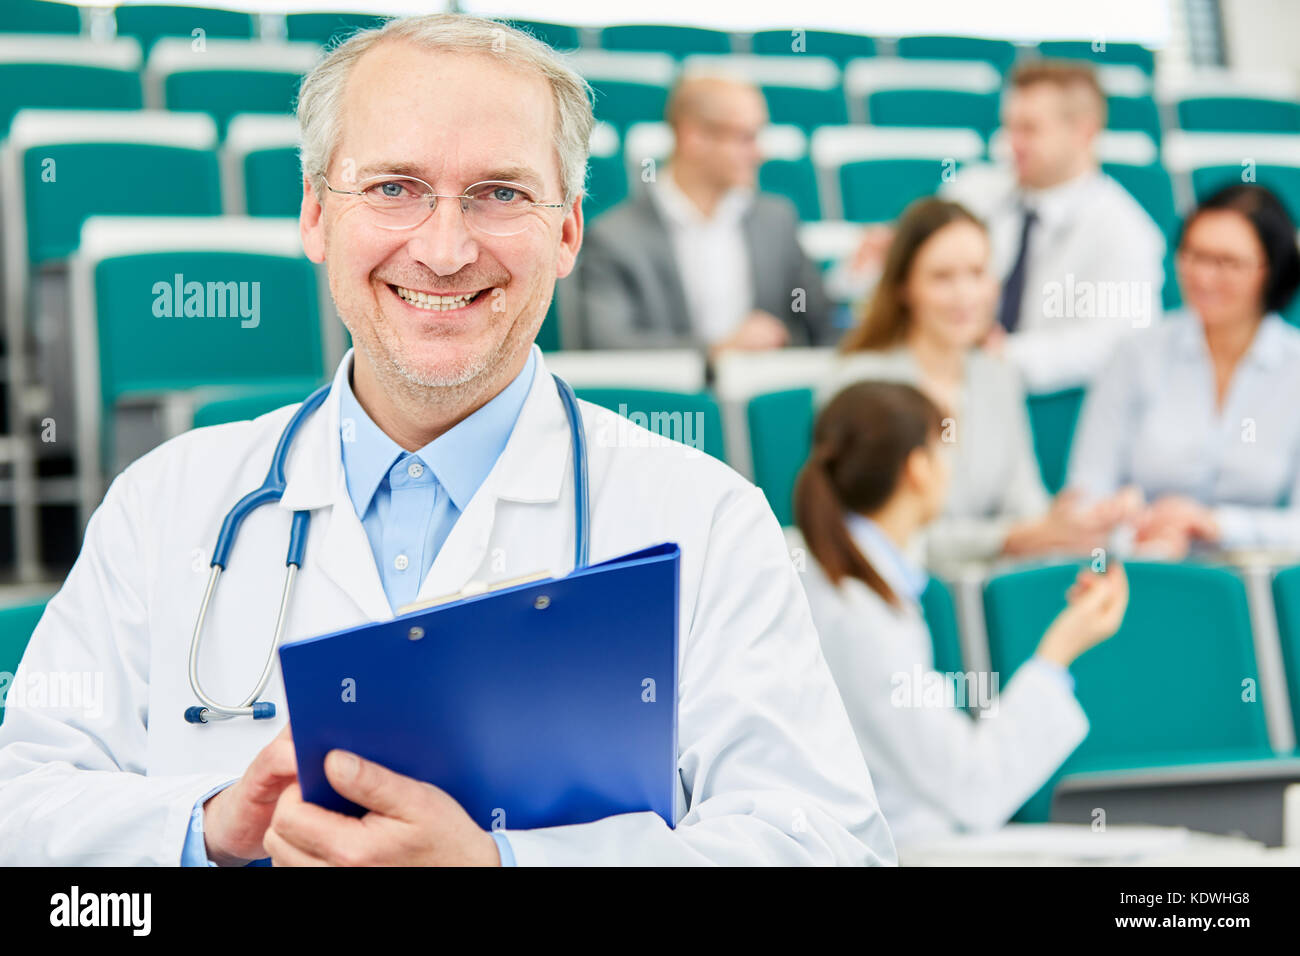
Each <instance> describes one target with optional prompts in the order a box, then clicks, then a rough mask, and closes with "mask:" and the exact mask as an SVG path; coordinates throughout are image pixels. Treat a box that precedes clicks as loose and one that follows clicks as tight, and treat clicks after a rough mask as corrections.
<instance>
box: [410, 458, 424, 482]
mask: <svg viewBox="0 0 1300 956" xmlns="http://www.w3.org/2000/svg"><path fill="white" fill-rule="evenodd" d="M406 473H407V474H408V475H410V476H411V477H412V478H419V477H420V476H421V475H422V474H424V466H423V465H422V464H420V463H419V462H418V461H413V462H411V463H410V464H409V465H407V466H406Z"/></svg>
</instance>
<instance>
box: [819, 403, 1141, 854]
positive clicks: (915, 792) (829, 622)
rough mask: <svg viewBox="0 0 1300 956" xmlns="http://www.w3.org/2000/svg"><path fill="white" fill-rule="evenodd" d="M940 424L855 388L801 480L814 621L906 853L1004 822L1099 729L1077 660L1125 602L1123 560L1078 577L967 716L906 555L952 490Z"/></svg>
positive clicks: (909, 406) (933, 416) (926, 411)
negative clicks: (1038, 634)
mask: <svg viewBox="0 0 1300 956" xmlns="http://www.w3.org/2000/svg"><path fill="white" fill-rule="evenodd" d="M942 431H943V414H942V412H941V411H940V410H939V408H938V407H937V406H936V405H935V404H934V402H933V401H931V400H930V399H929V398H927V397H926V396H925V395H924V394H922V393H921V392H920V391H918V390H917V389H916V388H914V387H912V386H910V385H905V384H901V383H887V382H861V383H858V384H856V385H852V386H850V387H848V388H846V389H845V390H843V391H842V392H840V393H839V394H838V395H836V396H835V397H834V398H833V399H832V400H831V401H830V403H829V404H827V405H826V407H825V408H824V409H823V410H822V412H821V413H820V414H819V415H818V417H817V421H816V424H815V426H814V431H813V450H812V454H811V455H810V457H809V459H808V461H807V463H806V464H805V465H804V467H803V470H802V471H801V472H800V474H799V479H798V482H797V484H796V486H795V502H794V504H795V520H796V522H797V524H798V526H799V531H800V533H801V534H802V536H803V539H804V544H805V545H806V548H807V551H808V554H809V556H810V557H811V558H812V559H813V560H811V561H809V562H808V569H807V573H806V574H805V575H804V586H805V590H806V591H807V594H808V600H809V603H810V605H811V607H812V611H813V618H814V619H815V621H816V623H817V630H818V632H819V633H820V635H821V640H822V649H823V651H824V653H825V655H826V660H827V663H828V664H829V665H830V669H831V673H832V674H833V675H834V677H835V682H836V684H837V685H838V687H839V690H840V694H841V695H842V696H843V698H844V704H845V707H846V708H847V709H848V713H849V718H850V720H851V721H852V723H853V728H854V731H855V732H856V734H857V738H858V744H859V746H860V748H861V749H862V753H863V756H864V758H865V760H866V763H867V765H868V766H869V767H870V768H871V777H872V781H873V783H874V784H875V789H876V794H877V797H878V799H879V801H880V807H881V810H882V811H883V812H884V814H885V819H886V820H888V821H889V825H890V829H891V830H892V831H893V833H894V839H895V841H896V843H897V844H898V845H899V846H900V848H903V847H905V845H906V844H908V843H912V844H915V843H916V842H918V841H920V840H923V839H928V838H934V837H942V836H947V835H950V834H953V833H958V832H963V831H982V830H990V829H994V828H997V827H1000V826H1002V825H1003V824H1004V823H1006V822H1007V820H1008V819H1010V817H1011V815H1012V814H1013V813H1015V811H1016V810H1017V808H1019V807H1020V805H1021V804H1023V803H1024V802H1025V800H1027V799H1028V798H1029V797H1030V796H1032V795H1033V793H1034V792H1035V791H1036V790H1038V788H1039V787H1041V786H1042V785H1043V784H1044V783H1046V782H1047V780H1048V779H1049V778H1050V777H1051V776H1052V774H1053V773H1054V772H1055V771H1056V769H1057V768H1058V767H1059V766H1060V765H1061V763H1062V762H1064V760H1065V758H1066V757H1068V756H1069V755H1070V753H1071V752H1072V751H1073V750H1074V748H1075V747H1077V746H1078V745H1079V744H1080V743H1081V742H1082V741H1083V739H1084V737H1085V736H1087V732H1088V720H1087V718H1086V717H1085V716H1084V713H1083V710H1082V709H1081V708H1080V706H1079V703H1078V701H1077V700H1076V699H1075V697H1074V691H1073V686H1074V685H1073V679H1072V678H1071V677H1070V674H1069V671H1068V667H1069V665H1070V663H1071V662H1072V661H1073V660H1074V659H1075V658H1076V657H1077V656H1078V655H1079V654H1082V653H1083V652H1084V651H1086V650H1087V649H1089V648H1090V647H1092V646H1094V645H1096V644H1099V643H1100V642H1101V641H1104V640H1106V639H1107V638H1108V637H1110V636H1111V635H1112V634H1114V633H1115V631H1116V630H1117V629H1118V628H1119V625H1120V622H1121V620H1122V619H1123V616H1124V610H1125V608H1126V607H1127V605H1128V584H1127V580H1126V578H1125V575H1124V571H1123V568H1121V567H1120V566H1119V565H1118V564H1115V563H1112V564H1111V565H1110V568H1109V570H1107V571H1106V572H1105V573H1102V574H1098V573H1094V572H1092V571H1090V570H1084V571H1082V572H1080V574H1079V577H1078V579H1077V580H1076V582H1075V584H1074V586H1073V587H1072V588H1071V589H1070V592H1069V594H1067V595H1066V600H1067V602H1068V603H1067V605H1066V607H1065V609H1064V610H1063V611H1061V613H1060V614H1059V615H1058V616H1057V618H1056V620H1055V621H1053V622H1052V624H1051V626H1050V627H1049V628H1048V629H1047V632H1046V633H1045V634H1044V635H1043V638H1042V640H1041V642H1040V643H1039V645H1038V649H1037V652H1036V653H1035V654H1034V656H1033V657H1031V658H1030V660H1029V661H1028V662H1027V663H1026V664H1024V665H1023V666H1022V667H1021V668H1020V669H1019V670H1017V671H1016V673H1015V676H1014V679H1013V680H1011V682H1010V683H1009V684H1008V685H1007V687H1006V689H1005V693H1003V694H1001V695H997V696H991V697H990V699H986V700H979V701H975V702H973V703H977V704H978V705H980V706H981V707H982V708H983V713H982V715H981V717H979V718H976V719H973V718H971V717H968V716H967V715H966V713H964V712H963V710H962V709H961V708H960V707H959V706H957V701H955V699H951V698H952V695H951V693H945V691H944V688H946V687H948V686H949V685H948V681H947V680H946V678H945V677H944V676H943V675H940V674H938V673H937V672H935V670H934V654H933V650H932V644H931V639H930V632H929V629H928V627H927V626H926V623H925V618H924V617H923V616H922V613H921V606H920V603H919V602H920V596H921V592H922V591H923V590H924V589H925V586H926V583H927V580H928V579H927V577H926V574H925V572H924V571H922V570H921V569H920V566H919V565H918V564H917V563H916V562H915V561H914V560H913V559H912V558H910V557H909V551H911V550H912V547H913V545H914V544H915V542H916V541H917V539H918V536H919V535H920V534H921V532H922V531H923V530H924V528H925V527H926V526H927V525H928V524H929V523H930V522H932V521H934V520H935V518H936V517H937V516H938V515H939V514H940V512H941V511H942V508H943V502H944V500H945V496H946V493H947V489H948V483H949V477H950V474H951V470H952V464H951V461H950V456H951V455H952V451H951V448H950V447H949V446H947V445H945V443H944V442H943V441H942V438H941V435H942ZM989 683H990V682H985V685H984V686H986V687H987V686H989ZM976 685H977V682H976V681H974V680H965V681H964V686H966V687H972V686H976ZM991 686H992V687H993V691H994V694H996V688H997V685H996V684H992V685H991ZM936 691H938V693H936Z"/></svg>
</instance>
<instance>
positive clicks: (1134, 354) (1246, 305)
mask: <svg viewBox="0 0 1300 956" xmlns="http://www.w3.org/2000/svg"><path fill="white" fill-rule="evenodd" d="M1177 266H1178V276H1179V283H1180V285H1181V288H1182V293H1183V301H1184V306H1185V308H1184V310H1183V311H1181V312H1180V313H1178V314H1176V315H1174V316H1171V317H1170V318H1169V319H1167V320H1166V321H1165V322H1163V323H1161V324H1160V325H1159V326H1157V327H1156V328H1154V329H1151V330H1149V331H1147V332H1144V333H1142V334H1141V335H1139V336H1135V337H1133V338H1132V339H1130V340H1129V341H1126V342H1125V343H1123V345H1122V347H1121V348H1120V349H1119V351H1118V353H1117V354H1116V356H1115V358H1114V359H1113V361H1112V362H1111V364H1110V365H1109V367H1108V368H1107V369H1106V370H1105V372H1104V373H1103V374H1102V375H1101V376H1100V377H1099V378H1098V380H1097V382H1096V383H1095V384H1094V386H1093V387H1092V388H1091V389H1090V390H1089V391H1088V397H1087V399H1086V401H1085V403H1084V406H1083V409H1082V412H1081V413H1080V420H1079V426H1078V431H1077V433H1076V435H1075V440H1074V447H1073V450H1072V453H1071V457H1070V469H1069V478H1068V482H1069V485H1070V487H1072V488H1074V489H1076V490H1078V491H1079V492H1082V493H1085V494H1087V495H1088V496H1091V497H1093V498H1097V499H1104V498H1107V497H1108V496H1113V497H1110V498H1109V504H1108V507H1110V508H1112V509H1113V511H1114V513H1115V516H1116V517H1117V518H1119V519H1121V520H1123V521H1125V522H1126V523H1129V524H1131V526H1132V528H1133V530H1134V531H1135V534H1136V542H1137V545H1138V546H1139V547H1140V548H1143V549H1144V550H1148V551H1152V552H1154V553H1157V554H1160V555H1163V556H1167V557H1171V558H1180V557H1182V556H1183V555H1185V554H1186V553H1187V551H1188V549H1189V547H1191V546H1193V545H1197V544H1201V545H1214V546H1218V547H1220V548H1225V549H1282V550H1300V414H1297V408H1300V330H1297V329H1296V328H1295V327H1294V326H1292V325H1289V324H1288V323H1287V322H1286V321H1285V320H1284V319H1283V318H1282V317H1281V316H1280V315H1278V310H1280V309H1282V308H1284V307H1285V306H1286V304H1287V303H1288V302H1289V301H1290V300H1291V298H1292V296H1293V295H1294V294H1295V292H1296V288H1297V286H1300V251H1297V248H1296V228H1295V225H1294V223H1293V222H1292V221H1291V218H1290V217H1289V216H1288V215H1287V212H1286V209H1285V208H1284V207H1283V205H1282V203H1281V202H1280V201H1279V200H1278V198H1277V197H1276V196H1275V195H1274V194H1273V193H1271V192H1269V190H1267V189H1266V188H1264V187H1263V186H1258V185H1245V184H1241V185H1233V186H1229V187H1227V188H1225V189H1223V190H1221V191H1219V192H1218V193H1216V194H1214V195H1213V196H1211V197H1209V198H1208V199H1206V200H1205V201H1204V202H1202V203H1201V204H1200V205H1199V206H1198V207H1197V208H1196V209H1195V210H1194V211H1193V212H1192V214H1191V215H1190V216H1189V217H1188V218H1187V221H1186V223H1185V225H1184V227H1183V233H1182V236H1181V239H1180V242H1179V246H1178V252H1177Z"/></svg>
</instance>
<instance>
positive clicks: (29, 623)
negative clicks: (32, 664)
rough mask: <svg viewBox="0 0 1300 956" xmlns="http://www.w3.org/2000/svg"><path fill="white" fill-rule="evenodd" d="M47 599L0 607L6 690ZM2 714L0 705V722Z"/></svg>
mask: <svg viewBox="0 0 1300 956" xmlns="http://www.w3.org/2000/svg"><path fill="white" fill-rule="evenodd" d="M47 601H49V598H41V599H40V600H36V601H27V602H24V603H22V604H11V605H9V606H8V607H3V608H0V675H9V679H8V680H7V681H6V682H5V688H6V690H8V689H9V682H10V681H12V679H13V678H12V675H13V674H14V673H15V672H16V671H17V670H18V664H19V662H21V661H22V659H23V651H24V650H26V649H27V642H28V641H29V640H30V639H31V636H32V631H34V630H36V625H37V623H38V622H39V621H40V619H41V615H42V614H44V613H45V605H46V602H47ZM2 702H3V698H0V703H2ZM4 716H5V709H4V707H0V723H3V722H4Z"/></svg>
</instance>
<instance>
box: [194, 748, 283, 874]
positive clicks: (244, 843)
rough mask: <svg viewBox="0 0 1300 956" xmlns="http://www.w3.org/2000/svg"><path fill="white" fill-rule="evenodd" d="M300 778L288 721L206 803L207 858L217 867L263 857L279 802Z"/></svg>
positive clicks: (204, 832) (204, 823)
mask: <svg viewBox="0 0 1300 956" xmlns="http://www.w3.org/2000/svg"><path fill="white" fill-rule="evenodd" d="M297 779H298V764H297V760H296V758H295V757H294V752H293V737H292V736H290V733H289V725H288V724H285V726H284V730H282V731H280V733H279V734H278V735H277V736H276V738H275V739H274V740H272V741H271V742H270V743H269V744H267V745H266V746H265V747H263V748H262V749H261V750H260V751H259V752H258V754H257V756H256V757H254V758H253V762H252V763H251V764H249V765H248V769H247V770H245V771H244V775H243V776H242V777H240V778H239V780H238V781H236V782H235V783H234V784H232V785H231V786H229V787H227V788H226V789H225V790H222V791H221V792H220V793H218V794H214V795H213V796H212V797H210V798H209V799H208V801H207V802H206V803H204V804H203V842H204V844H205V845H206V846H207V851H208V859H209V860H211V861H212V862H213V863H215V864H217V865H218V866H243V865H244V864H246V863H248V862H250V861H252V860H260V859H262V858H263V857H265V856H266V855H267V854H266V850H265V849H264V848H263V844H262V837H263V835H264V834H265V833H266V828H267V826H269V825H270V823H271V816H272V814H274V813H275V805H276V802H277V801H278V800H279V799H280V795H281V794H282V793H283V792H284V789H285V788H286V787H288V786H289V785H290V784H295V782H296V781H297ZM294 789H297V787H296V785H295V787H294Z"/></svg>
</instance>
